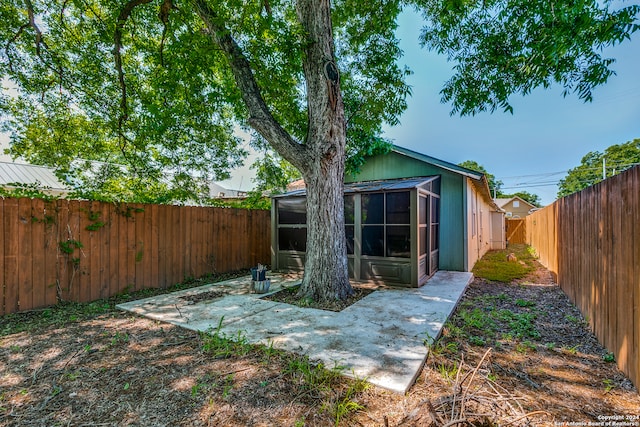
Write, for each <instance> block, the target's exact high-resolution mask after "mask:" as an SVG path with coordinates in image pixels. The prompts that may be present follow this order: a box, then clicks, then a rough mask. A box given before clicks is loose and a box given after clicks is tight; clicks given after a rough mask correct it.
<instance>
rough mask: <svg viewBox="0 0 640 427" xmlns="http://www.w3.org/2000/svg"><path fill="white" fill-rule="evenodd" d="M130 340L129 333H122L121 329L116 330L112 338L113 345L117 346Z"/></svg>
mask: <svg viewBox="0 0 640 427" xmlns="http://www.w3.org/2000/svg"><path fill="white" fill-rule="evenodd" d="M128 342H129V335H128V334H127V333H126V332H123V333H120V331H116V333H115V335H114V336H113V338H111V345H112V346H115V345H117V344H126V343H128Z"/></svg>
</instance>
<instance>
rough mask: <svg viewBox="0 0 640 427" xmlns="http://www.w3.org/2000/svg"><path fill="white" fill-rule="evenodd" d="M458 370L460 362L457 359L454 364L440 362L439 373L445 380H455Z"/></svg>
mask: <svg viewBox="0 0 640 427" xmlns="http://www.w3.org/2000/svg"><path fill="white" fill-rule="evenodd" d="M457 372H458V363H457V362H455V361H454V362H453V366H447V365H445V364H444V363H440V364H438V373H439V374H440V375H441V376H442V378H444V379H445V380H449V381H451V380H453V379H454V378H455V376H456V373H457Z"/></svg>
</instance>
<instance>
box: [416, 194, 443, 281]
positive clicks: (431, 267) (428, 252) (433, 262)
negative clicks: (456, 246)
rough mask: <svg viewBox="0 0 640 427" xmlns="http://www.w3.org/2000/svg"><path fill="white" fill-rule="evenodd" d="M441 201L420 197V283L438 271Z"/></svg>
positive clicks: (427, 195)
mask: <svg viewBox="0 0 640 427" xmlns="http://www.w3.org/2000/svg"><path fill="white" fill-rule="evenodd" d="M439 202H440V199H439V198H438V197H434V196H432V195H429V194H420V195H419V204H418V240H419V246H418V249H419V252H418V272H419V277H420V282H421V283H423V282H424V280H426V279H427V278H428V277H430V276H431V275H432V274H433V273H435V272H436V271H437V270H438V254H439V244H440V239H439V231H440V230H439V227H440V206H439V205H440V203H439Z"/></svg>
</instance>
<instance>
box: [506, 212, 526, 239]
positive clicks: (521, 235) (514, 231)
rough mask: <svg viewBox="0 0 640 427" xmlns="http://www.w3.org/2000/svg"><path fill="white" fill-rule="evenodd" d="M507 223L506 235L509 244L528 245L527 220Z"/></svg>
mask: <svg viewBox="0 0 640 427" xmlns="http://www.w3.org/2000/svg"><path fill="white" fill-rule="evenodd" d="M505 223H506V235H507V242H509V243H526V242H527V231H526V229H527V227H526V220H525V219H524V218H516V219H507V220H506V221H505Z"/></svg>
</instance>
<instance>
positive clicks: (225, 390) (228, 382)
mask: <svg viewBox="0 0 640 427" xmlns="http://www.w3.org/2000/svg"><path fill="white" fill-rule="evenodd" d="M231 390H233V374H229V375H227V377H226V378H225V379H224V382H223V383H222V398H223V399H225V400H226V399H227V398H228V397H229V395H230V394H231Z"/></svg>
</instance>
